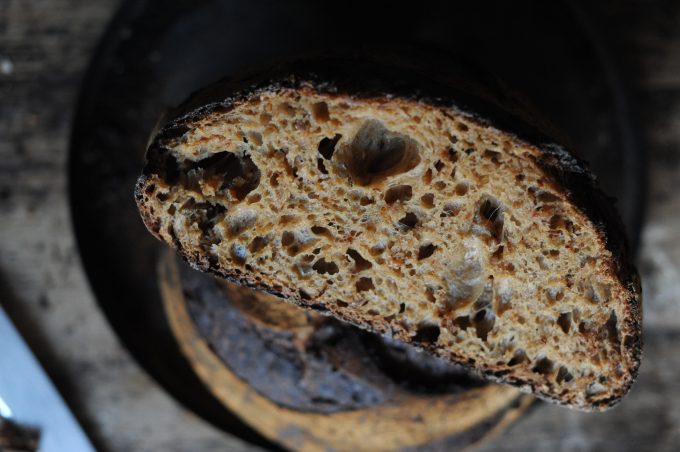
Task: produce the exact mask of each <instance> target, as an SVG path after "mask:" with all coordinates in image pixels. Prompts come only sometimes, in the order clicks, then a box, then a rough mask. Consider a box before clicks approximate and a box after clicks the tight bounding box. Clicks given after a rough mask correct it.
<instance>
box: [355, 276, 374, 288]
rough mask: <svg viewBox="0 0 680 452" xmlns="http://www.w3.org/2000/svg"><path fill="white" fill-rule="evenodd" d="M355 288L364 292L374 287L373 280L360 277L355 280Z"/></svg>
mask: <svg viewBox="0 0 680 452" xmlns="http://www.w3.org/2000/svg"><path fill="white" fill-rule="evenodd" d="M356 288H357V292H365V291H367V290H373V289H375V286H374V285H373V280H372V279H371V278H368V277H362V278H359V281H357V283H356Z"/></svg>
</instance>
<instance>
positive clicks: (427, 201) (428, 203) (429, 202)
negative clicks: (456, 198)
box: [420, 193, 434, 209]
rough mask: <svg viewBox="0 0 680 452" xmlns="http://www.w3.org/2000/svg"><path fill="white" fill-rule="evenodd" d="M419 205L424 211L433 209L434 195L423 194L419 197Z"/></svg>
mask: <svg viewBox="0 0 680 452" xmlns="http://www.w3.org/2000/svg"><path fill="white" fill-rule="evenodd" d="M420 203H421V204H422V206H423V207H425V208H426V209H431V208H433V207H434V193H425V194H424V195H423V196H421V197H420Z"/></svg>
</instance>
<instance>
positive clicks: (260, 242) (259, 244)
mask: <svg viewBox="0 0 680 452" xmlns="http://www.w3.org/2000/svg"><path fill="white" fill-rule="evenodd" d="M265 246H267V239H265V238H264V237H262V236H259V235H258V236H257V237H255V238H253V240H251V241H250V244H249V245H248V251H250V252H251V253H253V254H255V253H257V252H258V251H260V250H262V249H263V248H264V247H265Z"/></svg>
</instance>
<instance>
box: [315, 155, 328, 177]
mask: <svg viewBox="0 0 680 452" xmlns="http://www.w3.org/2000/svg"><path fill="white" fill-rule="evenodd" d="M316 167H317V168H318V169H319V171H321V174H328V170H327V169H326V165H324V163H323V159H322V158H317V159H316Z"/></svg>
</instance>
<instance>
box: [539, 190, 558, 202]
mask: <svg viewBox="0 0 680 452" xmlns="http://www.w3.org/2000/svg"><path fill="white" fill-rule="evenodd" d="M536 199H537V200H539V201H540V202H544V203H551V202H555V201H559V200H560V197H559V196H557V195H555V194H553V193H551V192H549V191H546V190H539V191H538V192H537V193H536Z"/></svg>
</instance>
